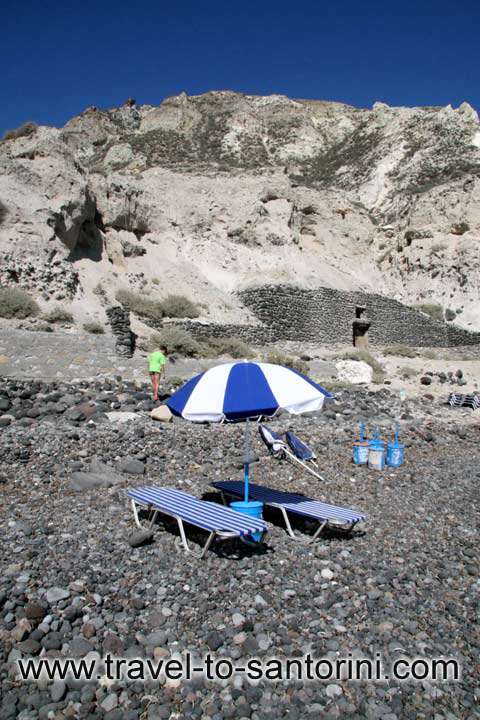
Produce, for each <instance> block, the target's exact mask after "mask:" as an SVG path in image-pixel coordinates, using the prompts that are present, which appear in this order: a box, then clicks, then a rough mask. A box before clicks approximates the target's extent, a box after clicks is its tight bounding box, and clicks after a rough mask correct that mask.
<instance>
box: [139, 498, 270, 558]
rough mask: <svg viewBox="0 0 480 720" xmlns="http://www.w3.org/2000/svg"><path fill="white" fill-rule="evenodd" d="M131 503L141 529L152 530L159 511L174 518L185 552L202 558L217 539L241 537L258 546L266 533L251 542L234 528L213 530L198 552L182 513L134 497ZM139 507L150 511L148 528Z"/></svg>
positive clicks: (250, 544)
mask: <svg viewBox="0 0 480 720" xmlns="http://www.w3.org/2000/svg"><path fill="white" fill-rule="evenodd" d="M131 503H132V510H133V517H134V519H135V524H136V525H137V527H139V528H140V530H145V529H148V530H151V529H152V528H153V526H154V524H155V520H156V519H157V516H158V514H159V513H161V514H162V515H167V516H168V517H172V518H174V519H175V520H176V521H177V524H178V530H179V532H180V539H181V543H182V545H183V547H184V549H185V552H187V553H189V554H190V555H193V557H196V558H198V559H200V560H201V559H202V558H204V557H205V554H206V553H207V552H208V550H209V548H210V546H211V544H212V542H213V541H214V540H215V539H218V540H231V539H232V538H239V539H240V540H241V541H242V542H243V543H245V545H249V546H251V547H258V546H259V545H260V544H261V542H262V541H263V537H264V535H265V533H263V535H262V537H261V538H260V540H259V541H258V542H251V541H249V540H247V539H246V538H244V537H243V536H242V535H239V534H238V533H236V532H233V531H232V530H212V531H211V532H210V533H209V535H208V537H207V540H206V542H205V545H204V546H203V548H202V549H201V551H200V552H197V551H195V550H192V548H191V547H190V546H189V544H188V541H187V536H186V534H185V528H184V525H183V523H184V520H183V518H181V517H180V515H175V513H171V512H169V511H168V510H165V509H164V508H156V507H155V506H154V505H152V504H151V503H150V504H149V503H142V502H140V501H138V500H135V499H134V498H132V499H131ZM137 505H138V507H137ZM138 508H142V509H145V508H146V509H147V511H148V520H147V522H148V527H147V528H145V526H144V525H142V523H141V522H140V518H139V517H138ZM185 522H186V523H187V524H189V525H192V526H193V527H196V528H198V529H199V530H204V528H202V527H199V526H198V525H195V524H194V523H191V522H190V521H188V520H185ZM204 531H205V532H208V530H204Z"/></svg>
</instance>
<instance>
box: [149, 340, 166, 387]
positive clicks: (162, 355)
mask: <svg viewBox="0 0 480 720" xmlns="http://www.w3.org/2000/svg"><path fill="white" fill-rule="evenodd" d="M167 352H168V351H167V348H166V347H165V345H161V346H160V347H159V348H158V350H154V351H153V352H152V354H151V355H150V356H149V358H148V371H149V373H150V380H151V382H152V388H153V399H154V401H156V400H158V386H159V384H160V378H161V377H165V363H166V362H167V358H166V355H167Z"/></svg>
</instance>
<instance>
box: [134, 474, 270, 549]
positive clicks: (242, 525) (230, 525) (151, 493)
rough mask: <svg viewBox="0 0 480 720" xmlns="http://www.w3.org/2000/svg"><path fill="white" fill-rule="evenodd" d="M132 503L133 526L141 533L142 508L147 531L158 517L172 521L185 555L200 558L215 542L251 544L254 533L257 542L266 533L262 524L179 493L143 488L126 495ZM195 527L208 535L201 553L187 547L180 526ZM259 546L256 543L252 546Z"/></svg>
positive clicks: (135, 489) (259, 521)
mask: <svg viewBox="0 0 480 720" xmlns="http://www.w3.org/2000/svg"><path fill="white" fill-rule="evenodd" d="M127 495H128V496H129V497H130V499H131V501H132V509H133V515H134V518H135V523H136V524H137V526H138V527H139V528H141V529H143V527H142V525H141V523H140V520H139V517H138V507H137V506H140V507H145V508H147V509H148V510H149V512H150V527H152V526H153V524H154V522H155V520H156V518H157V515H158V513H162V514H163V515H169V516H170V517H173V518H175V520H176V521H177V523H178V529H179V531H180V538H181V541H182V544H183V547H184V548H185V550H186V551H187V552H190V553H192V554H193V555H196V556H197V557H200V558H202V557H203V556H204V555H205V553H206V552H207V550H208V549H209V547H210V545H211V544H212V542H213V540H214V539H215V538H217V539H219V540H227V539H229V538H233V537H238V538H240V539H241V540H242V541H243V542H246V543H248V544H249V543H253V540H252V536H253V535H254V533H261V538H260V541H259V542H261V540H263V536H264V535H265V533H266V532H267V526H266V525H265V523H264V522H262V521H261V520H257V519H256V518H252V517H249V516H248V515H243V514H242V513H239V512H236V511H235V510H231V509H230V508H226V507H223V506H222V505H218V504H217V503H212V502H207V501H205V500H199V499H198V498H197V497H195V496H194V495H188V494H187V493H185V492H182V491H181V490H175V489H174V488H165V487H142V488H134V489H131V490H128V491H127ZM184 522H185V523H187V524H189V525H194V526H195V527H197V528H201V529H202V530H206V531H207V532H209V536H208V538H207V541H206V543H205V545H204V546H203V549H202V551H201V553H195V552H193V551H192V550H191V549H190V547H189V546H188V542H187V538H186V536H185V529H184V527H183V523H184ZM255 545H258V542H255Z"/></svg>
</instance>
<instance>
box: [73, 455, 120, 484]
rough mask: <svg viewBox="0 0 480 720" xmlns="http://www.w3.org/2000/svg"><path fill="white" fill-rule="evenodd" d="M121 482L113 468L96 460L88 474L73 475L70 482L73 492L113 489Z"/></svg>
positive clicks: (92, 462) (93, 461) (76, 473)
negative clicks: (103, 488)
mask: <svg viewBox="0 0 480 720" xmlns="http://www.w3.org/2000/svg"><path fill="white" fill-rule="evenodd" d="M121 481H122V478H121V477H119V476H118V474H117V473H116V472H115V471H114V470H112V468H111V467H109V466H108V465H105V463H102V462H100V460H97V459H96V458H94V459H93V460H92V461H91V463H90V467H89V469H88V471H87V472H74V473H72V475H71V477H70V481H69V482H70V487H71V489H72V490H75V491H76V492H82V491H83V490H90V489H91V488H96V487H111V486H112V485H117V484H118V483H119V482H121Z"/></svg>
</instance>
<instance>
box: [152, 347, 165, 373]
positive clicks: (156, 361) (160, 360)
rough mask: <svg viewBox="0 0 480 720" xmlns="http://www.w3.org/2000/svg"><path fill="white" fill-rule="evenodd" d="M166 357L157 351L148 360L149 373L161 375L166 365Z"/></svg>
mask: <svg viewBox="0 0 480 720" xmlns="http://www.w3.org/2000/svg"><path fill="white" fill-rule="evenodd" d="M165 360H166V358H165V355H164V354H163V353H162V352H160V350H155V352H153V353H152V354H151V355H150V357H149V358H148V370H149V372H155V373H159V372H160V371H161V369H162V367H163V366H164V365H165Z"/></svg>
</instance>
